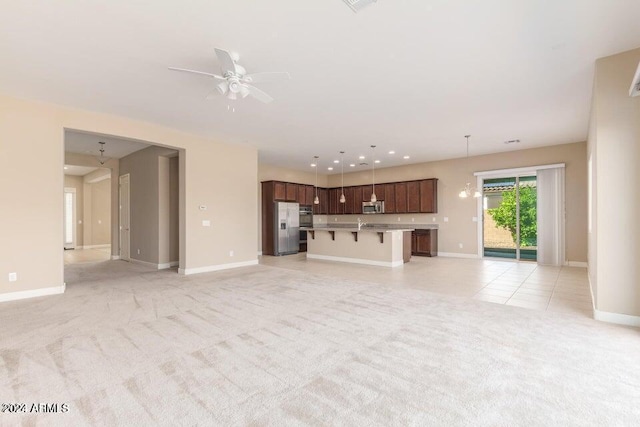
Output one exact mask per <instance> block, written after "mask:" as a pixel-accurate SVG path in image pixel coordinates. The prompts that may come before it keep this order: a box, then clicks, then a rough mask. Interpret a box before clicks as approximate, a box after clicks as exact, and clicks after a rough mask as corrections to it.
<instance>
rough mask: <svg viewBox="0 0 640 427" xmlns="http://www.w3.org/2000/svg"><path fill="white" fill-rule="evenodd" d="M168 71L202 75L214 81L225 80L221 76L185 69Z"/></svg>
mask: <svg viewBox="0 0 640 427" xmlns="http://www.w3.org/2000/svg"><path fill="white" fill-rule="evenodd" d="M169 69H170V70H173V71H182V72H184V73H193V74H202V75H203V76H209V77H213V78H214V79H218V80H226V79H225V78H224V77H222V76H219V75H217V74H211V73H205V72H204V71H196V70H187V69H186V68H175V67H169Z"/></svg>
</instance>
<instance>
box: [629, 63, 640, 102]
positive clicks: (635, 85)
mask: <svg viewBox="0 0 640 427" xmlns="http://www.w3.org/2000/svg"><path fill="white" fill-rule="evenodd" d="M629 96H640V64H638V69H637V70H636V75H635V76H634V77H633V81H632V82H631V89H629Z"/></svg>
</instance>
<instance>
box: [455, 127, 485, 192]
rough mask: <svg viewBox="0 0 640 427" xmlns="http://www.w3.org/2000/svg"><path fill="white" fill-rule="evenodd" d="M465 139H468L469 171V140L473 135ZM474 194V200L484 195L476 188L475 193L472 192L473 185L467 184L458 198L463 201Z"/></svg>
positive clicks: (467, 161) (466, 136)
mask: <svg viewBox="0 0 640 427" xmlns="http://www.w3.org/2000/svg"><path fill="white" fill-rule="evenodd" d="M464 137H465V138H467V160H466V163H467V169H469V138H470V137H471V135H465V136H464ZM472 193H473V197H474V198H476V199H477V198H478V197H482V193H480V191H478V189H477V188H474V189H473V191H472V190H471V183H470V182H467V184H466V185H465V186H464V188H463V189H462V190H461V191H460V193H458V197H460V198H461V199H466V198H467V197H470V196H471V194H472Z"/></svg>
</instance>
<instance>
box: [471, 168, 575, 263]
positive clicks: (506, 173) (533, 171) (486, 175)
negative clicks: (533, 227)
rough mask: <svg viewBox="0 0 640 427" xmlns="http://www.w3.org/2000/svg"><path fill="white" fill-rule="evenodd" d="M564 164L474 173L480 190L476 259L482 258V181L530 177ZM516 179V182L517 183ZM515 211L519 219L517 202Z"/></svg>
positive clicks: (518, 223)
mask: <svg viewBox="0 0 640 427" xmlns="http://www.w3.org/2000/svg"><path fill="white" fill-rule="evenodd" d="M564 167H565V164H564V163H555V164H552V165H539V166H527V167H523V168H513V169H496V170H490V171H482V172H474V175H475V177H476V188H478V189H480V188H482V189H483V190H482V197H479V198H478V199H477V200H478V201H477V206H476V209H477V215H478V216H477V218H478V223H477V224H478V227H477V231H478V258H484V236H483V230H484V211H483V203H484V188H483V184H484V180H485V179H491V178H512V177H515V178H518V179H519V178H520V177H521V176H532V175H537V171H539V170H543V169H556V168H564ZM518 179H517V180H516V181H518ZM519 193H520V192H519V191H517V192H516V194H517V195H518V196H517V197H519ZM516 206H517V209H518V213H517V216H518V218H520V213H519V210H520V202H519V200H518V203H517V204H516ZM516 225H517V226H518V239H520V230H519V228H520V221H519V220H518V221H516ZM517 243H518V244H517V245H516V247H517V248H518V249H517V251H516V256H518V255H519V253H520V250H519V248H520V244H519V242H517ZM516 261H520V260H519V259H517V258H516Z"/></svg>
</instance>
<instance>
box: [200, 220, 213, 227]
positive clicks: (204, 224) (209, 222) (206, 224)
mask: <svg viewBox="0 0 640 427" xmlns="http://www.w3.org/2000/svg"><path fill="white" fill-rule="evenodd" d="M202 226H203V227H211V221H209V220H208V219H203V220H202Z"/></svg>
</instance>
